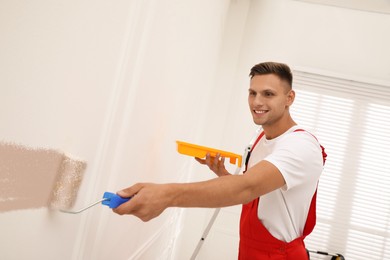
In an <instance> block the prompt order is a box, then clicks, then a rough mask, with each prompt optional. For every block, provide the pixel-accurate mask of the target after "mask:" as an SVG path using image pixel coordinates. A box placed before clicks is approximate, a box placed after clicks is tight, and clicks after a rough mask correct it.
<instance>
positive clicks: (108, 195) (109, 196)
mask: <svg viewBox="0 0 390 260" xmlns="http://www.w3.org/2000/svg"><path fill="white" fill-rule="evenodd" d="M103 199H106V200H103V201H102V204H103V205H106V206H108V207H110V208H111V209H114V208H117V207H119V206H120V205H121V204H123V203H125V202H127V201H129V200H130V199H131V198H122V197H121V196H119V195H116V194H115V193H112V192H108V191H106V192H105V193H104V194H103Z"/></svg>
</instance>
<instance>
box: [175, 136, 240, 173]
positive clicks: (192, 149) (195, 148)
mask: <svg viewBox="0 0 390 260" xmlns="http://www.w3.org/2000/svg"><path fill="white" fill-rule="evenodd" d="M176 143H177V151H178V152H179V153H181V154H184V155H189V156H193V157H198V158H204V157H206V154H207V153H210V155H211V156H212V157H215V156H216V155H217V153H219V154H220V155H221V156H223V157H227V158H230V163H231V164H236V162H237V161H238V162H237V166H238V167H241V164H242V156H241V155H238V154H234V153H231V152H226V151H222V150H218V149H214V148H210V147H205V146H200V145H196V144H190V143H186V142H182V141H176Z"/></svg>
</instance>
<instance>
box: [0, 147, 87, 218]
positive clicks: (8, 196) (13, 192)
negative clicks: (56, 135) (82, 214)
mask: <svg viewBox="0 0 390 260" xmlns="http://www.w3.org/2000/svg"><path fill="white" fill-rule="evenodd" d="M85 168H86V163H85V162H84V161H81V160H77V159H73V158H71V157H69V156H67V155H65V154H64V153H62V152H60V151H56V150H51V149H40V148H38V149H36V148H29V147H25V146H22V145H16V144H12V143H6V142H0V212H4V211H11V210H20V209H31V208H41V207H49V208H51V209H69V208H71V207H72V206H73V204H74V202H75V200H76V196H77V192H78V189H79V187H80V184H81V181H82V177H83V173H84V171H85Z"/></svg>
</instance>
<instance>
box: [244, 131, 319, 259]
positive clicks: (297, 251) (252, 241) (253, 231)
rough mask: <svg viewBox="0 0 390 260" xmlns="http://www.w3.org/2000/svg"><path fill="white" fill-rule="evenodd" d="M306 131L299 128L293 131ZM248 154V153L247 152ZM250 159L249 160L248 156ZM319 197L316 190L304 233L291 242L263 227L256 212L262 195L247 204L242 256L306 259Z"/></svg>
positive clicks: (247, 257) (251, 257) (250, 257)
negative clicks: (307, 237) (308, 239)
mask: <svg viewBox="0 0 390 260" xmlns="http://www.w3.org/2000/svg"><path fill="white" fill-rule="evenodd" d="M298 131H305V130H303V129H297V130H295V131H294V132H298ZM263 135H264V132H262V133H261V134H260V136H259V137H258V138H257V140H256V142H255V143H254V145H253V147H252V151H253V148H254V147H255V145H256V144H257V143H258V141H259V140H260V139H261V138H262V137H263ZM321 149H322V157H323V162H324V163H325V160H326V153H325V150H324V148H323V147H322V146H321ZM248 157H249V155H248ZM247 162H248V160H247ZM316 197H317V191H316V192H315V193H314V195H313V198H312V201H311V204H310V208H309V212H308V216H307V219H306V223H305V227H304V230H303V235H302V236H301V237H298V238H296V239H295V240H293V241H291V242H288V243H287V242H283V241H281V240H279V239H277V238H275V237H274V236H272V234H271V233H270V232H269V231H268V230H267V229H266V228H265V227H264V225H263V224H262V223H261V221H260V220H259V218H258V215H257V208H258V205H259V198H257V199H255V200H253V201H252V202H249V203H248V204H244V205H243V207H242V212H241V219H240V247H239V255H238V259H239V260H256V259H272V260H279V259H280V260H282V259H283V260H304V259H309V257H308V254H307V252H306V248H305V243H304V242H303V239H304V238H305V237H306V236H307V235H309V234H310V233H311V231H312V230H313V228H314V226H315V224H316Z"/></svg>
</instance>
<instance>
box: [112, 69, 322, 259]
mask: <svg viewBox="0 0 390 260" xmlns="http://www.w3.org/2000/svg"><path fill="white" fill-rule="evenodd" d="M250 77H251V81H250V87H249V96H248V103H249V108H250V111H251V113H252V117H253V121H254V122H255V124H257V125H261V126H262V129H263V132H262V133H261V134H260V136H259V137H258V139H257V140H256V142H255V144H254V145H253V147H252V150H251V152H250V157H249V158H248V160H247V165H246V166H247V169H246V172H245V174H243V175H231V174H230V173H229V172H227V170H226V169H225V166H224V158H220V156H218V155H217V156H216V157H210V156H209V155H207V156H206V158H205V159H199V158H197V161H198V162H200V163H201V164H205V165H207V166H208V167H209V168H210V169H211V170H212V171H213V172H214V173H215V174H216V175H217V176H219V178H215V179H211V180H208V181H203V182H196V183H184V184H177V183H171V184H152V183H138V184H135V185H134V186H131V187H129V188H127V189H124V190H122V191H119V192H118V195H120V196H122V197H131V196H133V195H135V194H137V195H136V196H134V197H133V198H132V199H131V200H129V202H127V203H125V204H123V205H121V206H120V207H118V208H117V209H115V210H114V211H115V212H116V213H118V214H132V215H135V216H137V217H139V218H140V219H142V220H143V221H148V220H150V219H152V218H154V217H157V216H158V215H160V214H161V213H162V212H163V211H164V210H165V209H166V208H168V207H207V208H219V207H225V206H232V205H237V204H243V210H242V214H241V220H240V245H239V259H293V260H296V259H308V256H307V253H306V250H305V245H304V242H303V239H304V237H305V236H306V235H308V234H309V233H310V232H311V231H312V229H313V228H314V225H315V199H316V196H315V195H316V189H317V183H318V180H319V177H320V175H321V172H322V169H323V163H324V162H325V157H326V154H325V152H324V150H323V149H321V148H322V147H321V146H320V144H319V143H318V141H317V139H316V138H315V137H314V136H313V135H311V134H310V133H309V132H307V131H305V130H303V129H302V127H299V126H297V124H296V123H295V122H294V120H293V119H292V117H291V115H290V112H289V107H290V106H291V105H292V104H293V102H294V98H295V92H294V90H292V78H293V77H292V73H291V70H290V68H289V67H288V66H287V65H285V64H282V63H275V62H265V63H260V64H257V65H255V66H254V67H253V68H252V69H251V72H250Z"/></svg>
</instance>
